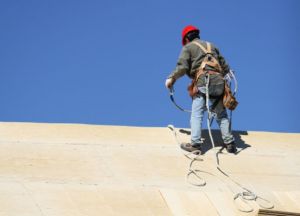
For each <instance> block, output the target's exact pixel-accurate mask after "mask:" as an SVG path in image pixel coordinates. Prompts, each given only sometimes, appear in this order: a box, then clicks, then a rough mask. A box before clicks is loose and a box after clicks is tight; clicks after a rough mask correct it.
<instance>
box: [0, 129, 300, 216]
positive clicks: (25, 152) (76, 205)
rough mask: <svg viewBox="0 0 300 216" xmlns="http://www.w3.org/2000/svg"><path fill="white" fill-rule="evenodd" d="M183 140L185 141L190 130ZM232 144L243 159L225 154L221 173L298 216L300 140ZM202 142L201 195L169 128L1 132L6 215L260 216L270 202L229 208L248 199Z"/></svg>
mask: <svg viewBox="0 0 300 216" xmlns="http://www.w3.org/2000/svg"><path fill="white" fill-rule="evenodd" d="M177 132H178V138H179V140H181V141H188V140H189V135H188V132H189V131H188V130H183V131H182V132H183V133H181V132H179V130H177ZM213 134H214V137H216V139H215V140H216V143H217V144H218V145H220V143H221V142H220V134H219V133H218V131H213ZM234 135H235V137H236V140H237V146H238V150H239V151H238V153H237V154H236V155H233V154H228V153H226V152H225V151H223V153H220V154H219V157H218V158H219V162H220V166H221V167H222V169H223V170H224V171H225V172H226V173H227V174H228V175H229V176H230V177H231V178H232V179H233V180H234V181H236V182H238V183H239V184H241V185H242V186H244V187H246V188H247V189H250V190H251V191H253V192H254V193H255V194H256V195H258V196H259V197H262V198H264V199H266V200H269V201H270V202H271V203H272V204H274V210H280V211H289V212H299V213H300V151H299V150H300V134H299V133H297V134H295V133H271V132H251V131H235V132H234ZM204 138H205V139H206V141H205V145H204V155H202V156H201V159H203V161H195V162H194V163H193V169H199V170H202V171H205V172H206V173H199V174H201V177H203V178H204V179H205V181H206V185H205V186H203V187H197V186H193V185H191V184H189V183H188V182H187V181H186V179H185V177H186V174H187V173H188V169H189V164H190V160H189V159H188V158H186V157H185V156H184V155H183V154H182V151H181V150H180V149H179V147H178V146H177V144H176V142H175V139H174V137H173V135H172V132H171V131H170V130H169V129H168V128H167V127H166V128H156V127H148V128H145V127H124V126H99V125H83V124H43V123H0V216H56V215H57V216H94V215H95V216H96V215H97V216H98V215H256V214H257V212H258V209H259V208H261V207H260V206H259V204H261V205H266V204H268V203H266V202H265V203H264V201H263V200H259V199H258V200H257V201H258V202H255V201H248V202H247V204H249V205H250V206H251V207H252V208H253V210H254V211H253V212H251V213H243V212H241V211H239V210H238V209H237V206H238V207H241V208H244V209H246V208H249V206H248V205H247V206H246V205H244V203H242V201H241V200H239V199H238V200H237V202H236V203H235V202H234V201H233V197H234V195H235V194H236V193H239V192H241V191H242V190H241V188H240V187H238V186H237V185H236V184H235V183H234V182H232V181H231V180H230V179H228V178H227V177H226V176H224V175H223V174H222V173H221V172H219V171H218V170H217V169H216V158H215V153H216V150H219V149H220V147H216V149H212V148H211V144H210V141H209V140H208V135H207V131H204ZM191 178H192V177H191ZM189 180H195V179H189ZM196 180H197V179H196Z"/></svg>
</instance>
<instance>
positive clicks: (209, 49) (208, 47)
mask: <svg viewBox="0 0 300 216" xmlns="http://www.w3.org/2000/svg"><path fill="white" fill-rule="evenodd" d="M206 46H207V52H208V53H211V45H210V43H208V42H206Z"/></svg>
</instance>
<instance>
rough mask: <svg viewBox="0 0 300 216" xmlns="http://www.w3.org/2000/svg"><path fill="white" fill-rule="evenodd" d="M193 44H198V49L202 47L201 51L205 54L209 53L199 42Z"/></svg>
mask: <svg viewBox="0 0 300 216" xmlns="http://www.w3.org/2000/svg"><path fill="white" fill-rule="evenodd" d="M192 43H193V44H196V45H197V46H198V47H200V49H201V50H202V51H203V52H204V53H205V54H206V53H208V50H207V49H205V47H204V46H202V44H200V43H198V42H196V41H193V42H192Z"/></svg>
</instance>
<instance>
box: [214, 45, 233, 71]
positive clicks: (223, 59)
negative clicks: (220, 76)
mask: <svg viewBox="0 0 300 216" xmlns="http://www.w3.org/2000/svg"><path fill="white" fill-rule="evenodd" d="M215 49H216V53H217V55H218V60H219V63H220V65H221V67H222V69H223V73H224V75H226V74H227V73H228V72H229V70H230V67H229V65H228V64H227V62H226V61H225V58H224V57H223V56H222V55H221V53H220V51H219V49H218V48H216V47H215Z"/></svg>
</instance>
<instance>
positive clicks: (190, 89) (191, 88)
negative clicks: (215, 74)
mask: <svg viewBox="0 0 300 216" xmlns="http://www.w3.org/2000/svg"><path fill="white" fill-rule="evenodd" d="M198 91H199V90H198V86H197V80H196V79H193V80H192V82H191V83H190V84H189V85H188V92H189V95H190V96H191V97H192V98H193V97H195V96H196V95H197V94H198Z"/></svg>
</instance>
